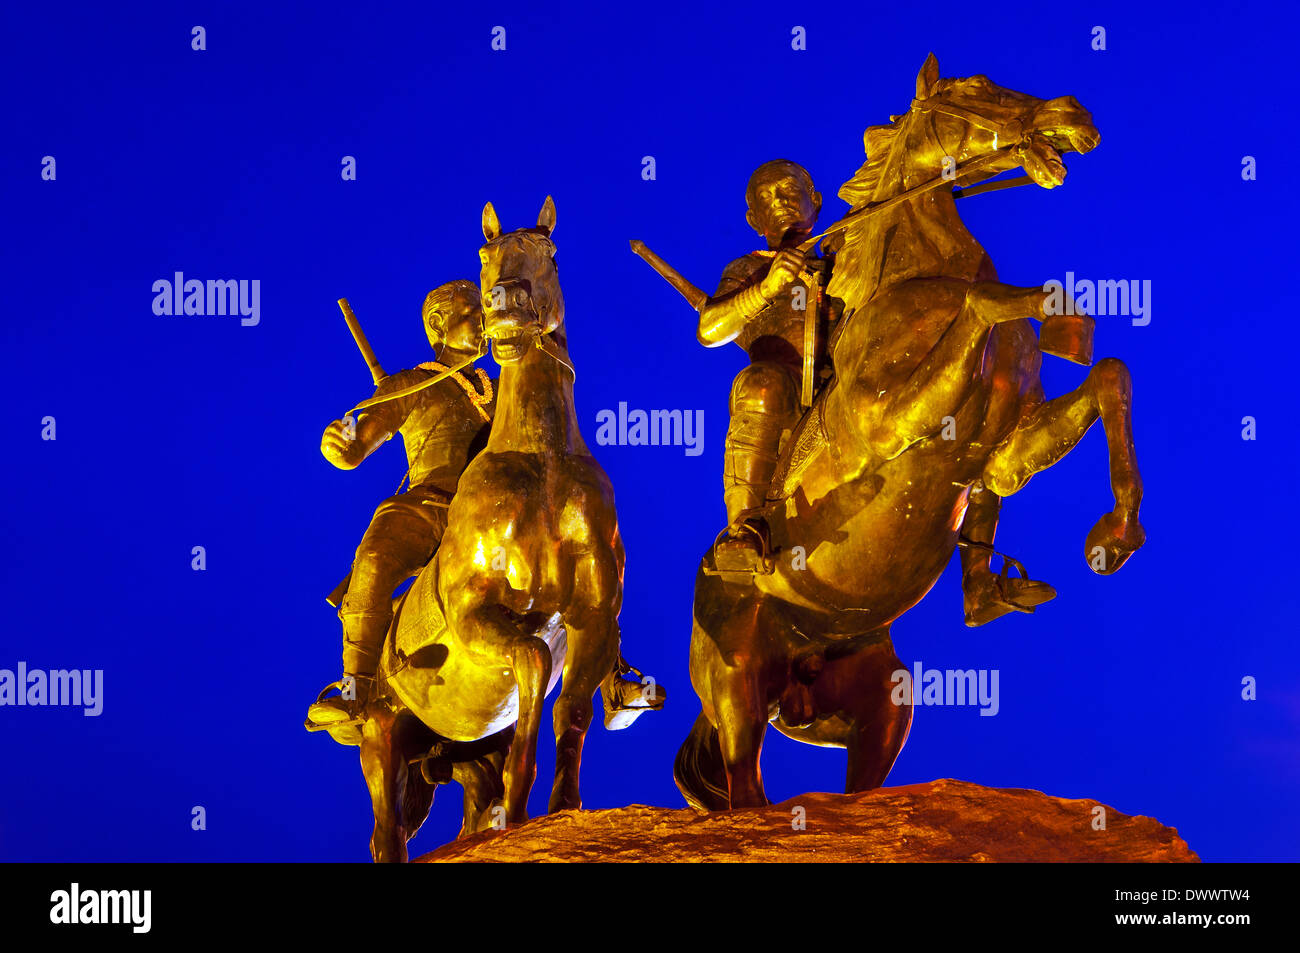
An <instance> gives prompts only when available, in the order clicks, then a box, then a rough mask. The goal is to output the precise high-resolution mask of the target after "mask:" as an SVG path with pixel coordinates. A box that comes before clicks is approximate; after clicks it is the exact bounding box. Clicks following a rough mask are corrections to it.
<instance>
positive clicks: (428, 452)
mask: <svg viewBox="0 0 1300 953" xmlns="http://www.w3.org/2000/svg"><path fill="white" fill-rule="evenodd" d="M423 318H424V328H425V333H426V335H427V336H428V338H429V343H430V344H431V345H433V349H434V351H435V353H436V354H437V355H438V358H439V361H438V362H429V363H425V364H420V365H419V366H418V367H414V368H412V369H410V370H406V371H402V372H400V373H398V374H392V375H390V376H388V377H385V378H384V379H383V380H382V381H381V382H380V383H379V384H378V386H377V387H376V388H375V396H380V395H383V394H392V393H394V392H396V391H399V390H402V389H404V388H407V387H410V386H411V385H413V384H418V383H420V382H421V381H425V380H428V379H429V378H430V377H433V376H435V375H436V374H439V373H443V372H445V371H447V370H449V369H450V368H452V367H455V366H457V365H459V364H461V363H463V362H465V361H466V360H468V359H470V358H472V357H475V356H477V355H479V354H481V353H484V349H483V347H482V345H483V307H482V299H481V297H480V294H479V286H478V285H477V284H475V283H474V282H472V281H452V282H448V283H447V284H445V285H441V286H439V287H438V288H435V289H434V290H433V291H430V292H429V294H428V296H427V297H426V298H425V300H424V309H423ZM492 384H493V382H492V379H491V378H490V377H488V375H487V374H486V373H485V372H484V371H483V370H482V369H480V368H477V367H476V368H473V375H470V374H467V373H465V372H456V373H455V374H452V375H450V376H449V377H447V378H446V379H445V380H443V381H440V382H439V383H437V384H433V385H431V386H429V387H425V388H424V389H422V390H420V391H418V392H416V393H414V394H408V395H407V396H405V397H397V398H394V399H392V400H389V401H385V402H383V403H379V404H376V405H374V406H373V407H372V408H370V409H369V410H368V411H366V412H365V413H363V414H361V415H360V417H359V418H358V419H357V420H356V421H354V422H352V423H351V424H349V422H348V421H343V420H336V421H334V422H333V423H331V424H330V425H329V426H328V427H326V428H325V433H324V434H323V436H322V437H321V454H322V455H324V457H325V459H326V460H328V461H329V462H330V463H332V464H334V466H336V467H338V468H339V469H341V470H351V469H354V468H356V467H357V466H358V465H360V463H361V461H362V460H364V459H366V458H367V457H368V456H370V454H372V453H373V452H374V451H375V450H376V449H378V448H379V447H380V446H381V445H382V444H384V443H385V442H386V441H387V440H389V439H391V438H392V436H393V434H395V433H400V434H401V435H402V441H403V443H404V444H405V445H406V459H407V465H408V468H409V469H408V471H407V474H408V476H409V478H410V488H409V489H408V490H407V491H406V492H405V493H400V492H399V493H398V494H397V495H396V496H391V497H389V498H388V499H386V500H384V501H383V502H382V503H380V504H379V507H378V508H377V509H376V510H375V514H374V516H373V518H372V519H371V521H370V525H369V526H368V527H367V528H366V531H365V533H364V534H363V535H362V537H361V544H360V545H359V546H358V547H357V552H356V557H355V559H354V560H353V563H352V574H351V576H350V579H349V581H348V584H347V594H346V595H345V596H344V597H343V599H342V602H341V604H340V607H339V618H340V620H341V621H342V623H343V675H344V678H343V681H342V682H341V683H335V685H337V686H338V687H340V688H341V689H342V691H341V692H340V693H339V694H337V695H333V696H331V697H328V698H322V699H320V700H318V701H317V702H316V704H315V705H313V706H311V711H310V713H309V719H308V720H309V723H310V724H309V727H320V728H326V727H328V728H332V729H333V728H341V727H346V726H347V725H349V724H357V723H359V722H360V721H361V720H362V719H363V718H364V712H365V706H366V703H367V702H368V701H369V699H370V697H371V693H372V690H373V688H374V683H375V671H376V669H377V668H378V664H379V656H380V651H381V649H382V648H383V643H384V637H385V636H386V635H387V633H388V628H389V626H390V625H391V624H392V619H393V612H392V598H393V590H395V589H396V588H397V587H398V586H399V585H401V583H402V582H403V581H404V580H406V579H408V578H410V577H411V576H414V575H415V574H417V573H418V572H419V571H420V570H421V569H423V568H424V566H425V565H426V564H427V563H428V562H429V560H431V559H432V558H433V554H434V552H435V551H436V550H437V548H438V545H439V543H440V542H441V541H442V535H443V533H444V532H445V530H446V528H447V508H448V506H449V504H450V503H451V499H452V496H453V494H454V493H455V491H456V484H457V482H458V481H459V479H460V475H461V473H462V472H463V471H464V470H465V468H466V467H467V466H468V465H469V462H470V460H472V459H473V458H474V456H475V455H476V454H477V453H478V451H479V450H480V449H482V447H483V446H484V445H485V444H486V443H487V435H488V431H489V429H490V427H491V420H492V414H493V412H494V411H495V408H496V405H495V394H494V392H493V386H492ZM404 482H405V481H404ZM627 676H635V677H627ZM332 687H334V686H329V687H327V689H326V691H329V690H330V688H332ZM601 694H602V696H603V698H604V704H605V724H606V726H607V727H610V728H612V729H618V728H623V727H626V726H627V725H629V724H631V723H632V722H633V721H634V720H635V719H636V717H637V716H638V715H640V714H641V713H642V712H644V711H647V710H656V709H659V708H662V707H663V704H664V700H665V698H666V692H665V690H664V688H663V686H661V685H658V684H656V683H654V682H653V681H652V680H649V679H646V680H645V681H644V682H643V681H642V680H641V673H640V672H639V671H638V670H637V669H635V668H633V667H632V666H631V665H629V664H628V663H627V662H626V661H624V659H623V658H622V656H621V655H620V656H619V659H618V663H617V665H616V666H615V668H614V669H613V670H612V671H611V672H610V673H609V675H607V676H606V677H605V679H604V680H603V681H602V682H601ZM345 737H346V736H345Z"/></svg>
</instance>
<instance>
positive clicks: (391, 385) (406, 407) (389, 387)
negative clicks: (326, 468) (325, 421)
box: [321, 371, 428, 470]
mask: <svg viewBox="0 0 1300 953" xmlns="http://www.w3.org/2000/svg"><path fill="white" fill-rule="evenodd" d="M427 376H428V373H426V372H424V371H402V372H400V373H397V374H391V375H389V376H388V377H385V378H384V379H383V380H382V381H380V382H379V384H378V385H377V386H376V387H375V396H376V397H378V396H380V395H381V394H391V393H392V392H393V391H396V390H401V389H402V388H404V387H409V386H410V385H412V384H416V383H418V382H420V381H421V380H424V379H425V378H426V377H427ZM417 396H418V395H415V394H410V395H408V396H406V397H398V398H395V399H394V400H388V401H384V402H383V403H381V404H376V405H374V406H373V407H371V408H368V409H367V410H365V411H364V412H362V413H360V414H358V415H357V417H356V419H355V420H354V421H353V422H352V426H351V427H349V426H348V425H347V422H346V421H340V420H336V421H334V422H333V423H331V424H330V425H329V426H328V427H326V428H325V433H324V434H323V435H322V436H321V454H322V455H323V456H324V457H325V459H326V460H328V461H329V462H330V463H332V464H334V466H336V467H338V468H339V469H340V470H351V469H353V468H355V467H358V466H360V465H361V461H363V460H365V459H366V457H368V456H370V455H371V454H372V453H374V452H375V451H376V450H378V449H379V448H380V447H381V446H383V445H384V443H385V442H387V441H388V440H391V439H392V437H393V434H395V433H397V431H398V430H399V429H400V428H401V426H402V424H404V423H406V418H407V417H409V416H410V415H411V411H412V410H414V409H415V405H416V403H417Z"/></svg>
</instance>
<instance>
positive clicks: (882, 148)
mask: <svg viewBox="0 0 1300 953" xmlns="http://www.w3.org/2000/svg"><path fill="white" fill-rule="evenodd" d="M902 118H903V117H902V116H895V117H893V121H891V122H888V123H886V124H885V125H883V126H868V127H867V131H866V132H865V133H863V134H862V145H863V148H864V149H865V151H866V153H867V161H866V162H864V163H862V166H861V167H860V168H859V169H858V171H857V172H855V173H854V174H853V178H851V179H849V180H848V181H847V182H845V183H844V184H843V185H842V186H840V190H839V192H838V193H837V194H838V195H839V197H840V198H842V199H843V200H844V201H846V202H848V203H849V206H850V207H852V208H857V207H858V206H859V205H864V204H866V203H867V202H870V201H871V200H872V199H873V198H874V197H875V194H876V192H877V190H878V189H879V188H880V185H881V178H882V176H883V174H884V171H885V166H886V165H888V164H889V159H890V157H891V156H892V155H893V152H894V144H895V143H896V142H897V141H898V133H899V129H900V127H899V120H901V119H902Z"/></svg>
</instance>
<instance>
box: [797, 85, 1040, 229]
mask: <svg viewBox="0 0 1300 953" xmlns="http://www.w3.org/2000/svg"><path fill="white" fill-rule="evenodd" d="M911 111H915V112H937V113H941V114H943V115H946V116H951V117H953V118H954V119H961V120H963V121H965V122H966V123H968V124H970V125H973V126H977V127H979V128H980V129H984V130H986V131H988V132H991V133H993V136H994V139H993V141H994V142H995V143H996V142H997V141H998V139H1000V138H1001V137H1002V136H1003V135H1009V136H1011V137H1012V139H1013V141H1012V142H1010V143H1009V144H1007V145H1003V146H998V147H997V148H996V149H995V150H994V151H993V152H990V153H988V155H983V156H980V157H979V158H978V159H971V160H970V161H968V162H964V163H962V164H960V165H958V166H956V167H955V169H954V170H953V171H952V172H950V173H949V174H947V175H944V173H942V172H941V173H939V174H938V175H936V176H935V177H934V178H932V179H927V180H926V181H925V182H922V183H921V184H920V185H915V186H913V187H912V188H910V189H908V190H907V191H905V192H900V193H898V194H897V195H895V196H893V197H892V198H888V199H885V200H884V201H882V202H877V203H875V204H874V205H873V204H871V203H867V204H865V205H859V206H858V207H857V208H855V209H850V210H849V211H848V212H847V213H845V215H844V217H843V218H841V219H840V220H839V221H838V222H836V223H835V224H834V225H832V226H831V227H830V228H828V229H826V230H825V231H824V232H821V233H819V234H817V235H813V236H812V237H811V238H808V239H805V240H804V241H803V242H801V243H800V244H799V246H798V248H799V250H800V251H812V249H813V248H814V247H815V246H816V245H817V243H818V242H819V241H821V240H822V239H823V238H825V237H826V236H828V235H833V234H835V233H836V232H842V231H844V229H846V228H848V227H849V226H850V225H852V224H854V223H856V222H859V221H862V220H864V219H866V218H867V217H869V216H870V215H872V214H874V213H876V212H884V211H887V210H888V209H891V208H894V207H895V206H898V205H901V204H902V203H903V202H906V201H909V200H910V199H914V198H916V197H917V196H920V195H924V194H925V193H926V192H932V191H934V190H935V189H937V188H940V187H941V186H943V185H946V184H948V183H950V182H954V181H956V180H957V179H960V178H965V177H966V176H968V175H969V174H970V173H972V172H976V171H979V170H980V169H983V168H984V167H986V166H989V165H992V164H993V163H994V162H995V161H996V160H998V159H1002V158H1005V157H1006V156H1008V155H1010V154H1011V153H1013V152H1015V151H1016V150H1017V149H1019V148H1021V147H1022V146H1024V145H1025V143H1026V142H1028V141H1029V139H1030V137H1031V136H1032V135H1033V134H1032V133H1028V134H1026V133H1025V131H1024V128H1023V124H1022V123H1021V122H1020V120H1019V119H1016V120H1012V121H1011V122H1009V123H1001V122H997V121H996V120H993V119H989V118H987V117H986V116H980V115H979V114H978V113H975V112H972V111H971V110H969V109H966V108H965V107H963V106H955V105H953V104H951V103H944V102H935V101H934V100H928V99H914V100H912V106H911ZM941 148H942V147H941ZM1031 181H1032V180H1031V179H1030V178H1029V177H1028V176H1019V177H1017V178H1014V179H1008V180H1006V181H1005V182H984V183H982V184H980V185H975V186H971V187H970V188H967V189H965V190H960V191H959V192H955V193H954V194H955V195H956V196H957V197H958V198H961V197H963V196H969V195H978V194H979V193H980V192H992V191H995V190H997V189H1006V188H1013V187H1014V186H1018V185H1028V184H1029V183H1030V182H1031Z"/></svg>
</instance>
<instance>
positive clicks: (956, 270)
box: [830, 164, 987, 312]
mask: <svg viewBox="0 0 1300 953" xmlns="http://www.w3.org/2000/svg"><path fill="white" fill-rule="evenodd" d="M891 171H892V175H890V177H889V184H887V185H882V187H881V188H880V189H878V190H877V191H876V193H875V195H874V196H873V197H872V202H883V201H885V200H887V199H890V198H893V197H894V196H895V195H898V194H899V193H901V192H904V191H906V190H907V189H908V188H912V187H914V186H916V185H920V184H921V183H923V182H925V181H927V180H929V179H931V178H933V177H934V176H936V175H938V174H939V170H938V169H935V170H919V169H917V170H904V169H903V167H902V165H901V164H899V165H896V166H894V167H893V169H892V170H891ZM986 257H987V256H986V253H985V251H984V249H983V247H982V246H981V245H980V244H979V242H977V241H976V240H975V238H974V237H973V236H972V235H971V233H970V232H969V231H967V230H966V226H965V224H964V223H963V222H962V220H961V216H960V215H959V214H958V213H957V203H956V200H955V199H954V197H953V194H952V192H951V190H949V189H948V188H945V187H942V186H941V187H939V188H937V189H933V190H931V191H929V192H926V193H924V194H922V195H919V196H917V197H915V198H912V199H908V200H907V201H905V202H902V203H900V204H898V205H896V206H894V207H893V208H891V209H888V210H886V211H883V212H879V213H875V214H872V215H868V216H867V217H866V219H865V220H864V221H862V222H861V223H860V224H857V225H853V226H850V227H849V228H848V229H847V230H846V232H845V240H844V245H843V248H842V249H841V251H840V252H839V254H838V255H837V256H836V258H837V264H836V267H835V272H836V274H837V276H840V277H839V278H838V281H837V282H836V285H838V287H836V285H833V286H832V287H831V289H830V293H831V294H832V295H833V296H835V297H837V298H840V299H841V300H843V301H844V304H845V311H846V312H849V311H852V310H856V309H857V308H859V307H862V306H863V305H865V304H866V303H867V302H868V301H870V300H871V299H872V298H874V297H875V296H876V295H877V294H880V293H882V292H887V291H889V290H890V289H891V288H894V287H895V286H897V285H900V284H902V283H903V282H905V281H910V280H911V279H913V278H929V277H945V278H959V279H962V280H965V281H973V280H974V279H975V277H976V275H977V274H978V273H979V272H980V270H981V268H982V266H983V263H984V260H985V258H986Z"/></svg>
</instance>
